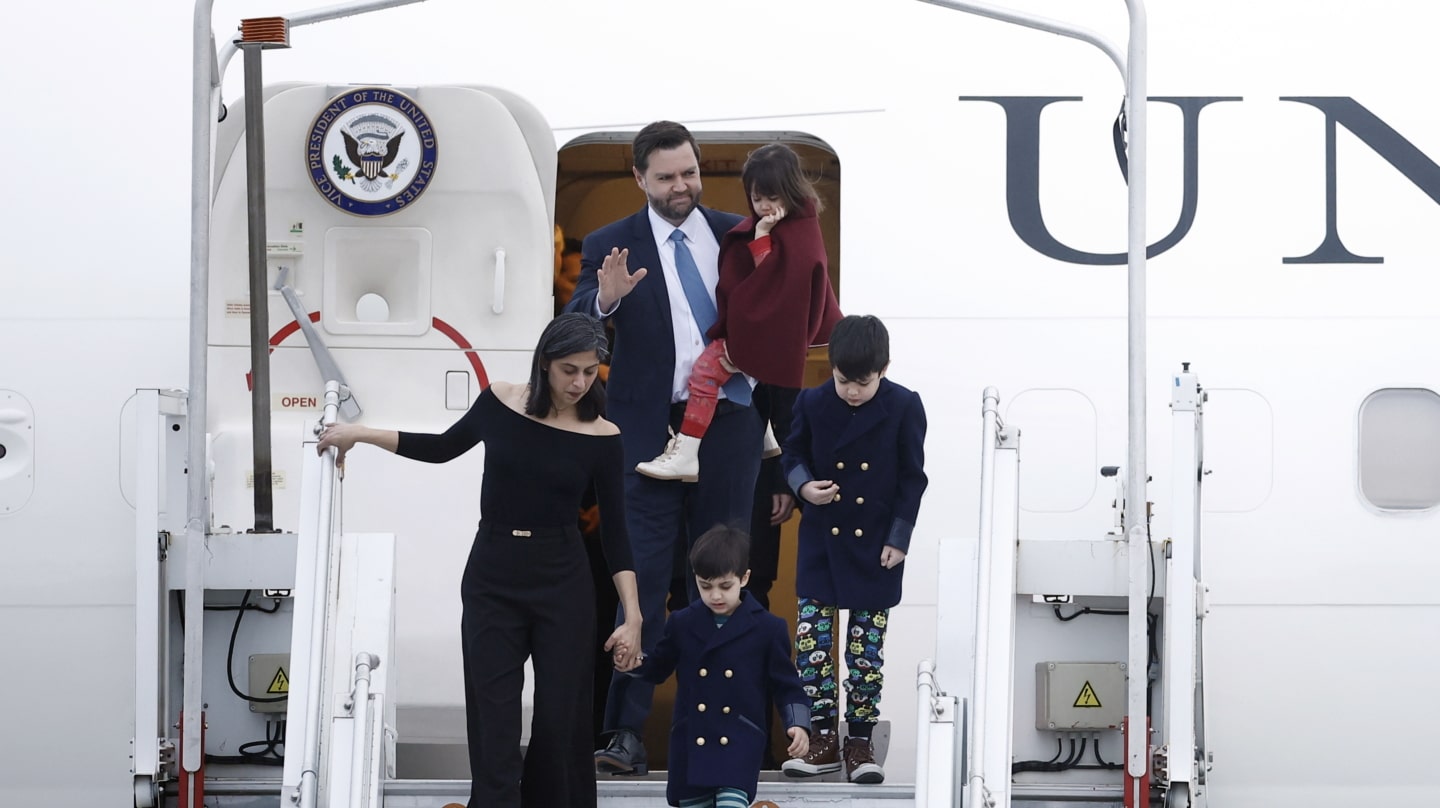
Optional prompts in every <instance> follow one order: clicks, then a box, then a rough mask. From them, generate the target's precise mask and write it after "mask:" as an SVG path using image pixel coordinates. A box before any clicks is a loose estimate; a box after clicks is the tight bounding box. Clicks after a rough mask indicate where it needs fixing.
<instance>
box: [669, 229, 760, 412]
mask: <svg viewBox="0 0 1440 808" xmlns="http://www.w3.org/2000/svg"><path fill="white" fill-rule="evenodd" d="M670 240H671V241H672V242H674V243H675V274H677V275H679V276H680V287H681V288H682V289H684V290H685V299H686V300H688V301H689V302H690V316H692V317H694V318H695V325H696V326H697V327H698V328H699V329H700V335H701V336H702V337H704V336H705V334H706V333H707V332H709V331H710V326H712V325H714V324H715V317H716V313H715V304H714V303H712V302H710V293H709V292H707V291H705V280H704V279H703V278H701V277H700V268H699V267H697V266H695V257H694V256H692V255H691V254H690V248H689V247H687V246H685V231H683V230H681V229H679V228H676V229H675V231H674V232H672V233H671V234H670ZM705 344H707V345H708V344H710V338H709V337H705ZM723 389H724V390H725V396H726V397H727V398H729V399H730V400H731V401H733V402H735V403H736V404H741V405H744V406H746V407H748V406H750V382H749V381H747V380H746V379H745V376H744V375H742V374H739V373H736V374H735V375H734V376H731V377H730V381H728V382H726V383H725V386H724V388H723Z"/></svg>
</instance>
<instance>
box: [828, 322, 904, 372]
mask: <svg viewBox="0 0 1440 808" xmlns="http://www.w3.org/2000/svg"><path fill="white" fill-rule="evenodd" d="M889 364H890V332H889V331H888V330H886V328H885V324H884V323H882V322H880V318H878V317H876V316H874V315H873V314H850V315H846V316H845V317H842V318H840V322H838V323H836V324H835V328H834V329H833V330H831V331H830V367H832V368H835V369H836V370H838V371H840V375H841V376H844V377H845V378H847V379H853V380H856V381H859V380H860V379H865V378H868V377H869V376H870V374H872V373H879V372H880V371H882V370H884V369H885V368H886V366H888V365H889Z"/></svg>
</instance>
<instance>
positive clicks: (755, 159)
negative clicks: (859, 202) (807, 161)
mask: <svg viewBox="0 0 1440 808" xmlns="http://www.w3.org/2000/svg"><path fill="white" fill-rule="evenodd" d="M740 182H741V184H742V185H744V186H745V198H746V199H747V200H748V199H749V198H750V195H751V194H755V193H758V194H760V195H761V196H778V197H780V204H782V205H784V206H785V211H786V213H794V212H795V211H797V210H800V209H801V208H802V207H804V204H805V202H806V201H810V202H813V203H815V212H816V213H819V212H820V211H822V210H824V209H825V203H823V202H821V201H820V195H819V194H817V193H815V186H814V185H813V184H812V183H811V182H810V179H809V178H808V177H806V176H805V171H804V169H802V168H801V167H800V155H798V154H796V153H795V150H794V149H792V148H790V147H789V146H786V145H785V144H784V143H770V144H767V145H765V146H761V147H760V148H758V149H756V150H755V151H753V152H750V156H749V157H748V158H746V160H745V167H744V168H742V169H740Z"/></svg>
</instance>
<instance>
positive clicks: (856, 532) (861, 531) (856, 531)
mask: <svg viewBox="0 0 1440 808" xmlns="http://www.w3.org/2000/svg"><path fill="white" fill-rule="evenodd" d="M864 535H865V531H863V530H861V529H860V528H858V527H857V528H855V536H856V538H859V537H860V536H864Z"/></svg>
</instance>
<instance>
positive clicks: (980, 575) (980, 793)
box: [965, 387, 1000, 806]
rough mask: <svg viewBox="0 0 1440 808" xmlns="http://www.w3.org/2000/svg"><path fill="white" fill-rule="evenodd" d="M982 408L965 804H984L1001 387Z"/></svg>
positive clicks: (990, 392)
mask: <svg viewBox="0 0 1440 808" xmlns="http://www.w3.org/2000/svg"><path fill="white" fill-rule="evenodd" d="M982 398H983V402H984V403H983V405H982V409H981V413H982V418H983V424H984V426H983V429H982V431H981V437H980V535H979V539H978V547H977V552H976V561H975V570H976V572H975V574H976V586H975V667H974V671H975V673H974V693H973V704H972V707H973V711H974V712H973V720H972V721H971V724H970V726H972V727H975V728H976V731H975V732H974V737H973V738H971V739H970V743H969V750H968V751H969V756H970V766H969V769H970V781H969V783H967V784H966V796H965V804H966V805H972V806H984V805H986V804H987V803H986V797H985V731H984V727H985V720H986V702H987V698H986V693H987V691H988V690H989V687H990V682H989V679H990V677H989V669H988V666H987V664H986V662H985V654H984V653H982V651H981V649H983V648H986V647H988V646H989V642H990V586H991V580H990V545H991V543H992V542H993V541H994V536H993V533H994V530H995V450H996V446H997V443H998V441H999V432H1000V412H999V407H1000V391H999V390H997V389H995V388H994V387H987V388H985V393H984V395H983V397H982Z"/></svg>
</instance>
